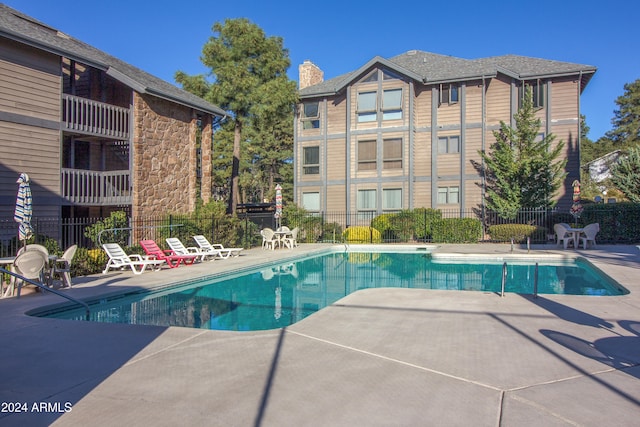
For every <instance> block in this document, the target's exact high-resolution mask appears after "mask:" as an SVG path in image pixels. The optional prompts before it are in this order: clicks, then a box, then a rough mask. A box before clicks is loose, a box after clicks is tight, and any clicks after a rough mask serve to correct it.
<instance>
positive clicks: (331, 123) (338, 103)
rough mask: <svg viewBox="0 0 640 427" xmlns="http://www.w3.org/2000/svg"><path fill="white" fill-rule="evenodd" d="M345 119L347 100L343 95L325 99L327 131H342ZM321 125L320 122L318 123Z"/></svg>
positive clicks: (329, 132)
mask: <svg viewBox="0 0 640 427" xmlns="http://www.w3.org/2000/svg"><path fill="white" fill-rule="evenodd" d="M346 120H347V100H346V98H345V96H344V95H342V96H339V97H336V98H329V99H328V100H327V133H328V134H329V135H331V134H335V133H344V132H345V129H346ZM320 126H321V127H322V122H321V124H320Z"/></svg>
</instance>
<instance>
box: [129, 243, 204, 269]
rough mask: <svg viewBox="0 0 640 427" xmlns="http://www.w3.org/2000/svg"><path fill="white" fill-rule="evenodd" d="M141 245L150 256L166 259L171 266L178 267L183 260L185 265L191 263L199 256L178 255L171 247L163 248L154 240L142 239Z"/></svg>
mask: <svg viewBox="0 0 640 427" xmlns="http://www.w3.org/2000/svg"><path fill="white" fill-rule="evenodd" d="M140 246H142V249H144V251H145V252H146V254H147V255H148V256H150V257H155V258H156V259H159V260H164V261H166V262H167V265H168V266H169V267H171V268H176V267H178V266H179V265H180V263H182V262H183V263H184V264H185V265H191V264H193V263H194V262H195V260H196V258H198V257H197V256H196V255H178V254H176V253H175V252H174V251H173V250H171V249H165V250H162V249H160V247H159V246H158V244H157V243H156V242H155V241H153V240H140Z"/></svg>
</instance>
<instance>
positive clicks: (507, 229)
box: [489, 224, 546, 243]
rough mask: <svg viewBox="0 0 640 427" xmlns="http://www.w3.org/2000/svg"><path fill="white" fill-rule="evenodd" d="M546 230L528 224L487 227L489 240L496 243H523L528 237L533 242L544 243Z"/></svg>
mask: <svg viewBox="0 0 640 427" xmlns="http://www.w3.org/2000/svg"><path fill="white" fill-rule="evenodd" d="M545 234H546V229H545V228H542V227H536V226H535V225H529V224H496V225H492V226H490V227H489V236H490V237H491V240H494V241H497V242H510V241H511V239H513V240H514V242H520V243H524V242H526V241H527V237H529V238H530V239H531V240H533V241H545V240H546V238H545Z"/></svg>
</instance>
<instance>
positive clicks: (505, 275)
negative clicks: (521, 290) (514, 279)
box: [500, 262, 507, 298]
mask: <svg viewBox="0 0 640 427" xmlns="http://www.w3.org/2000/svg"><path fill="white" fill-rule="evenodd" d="M506 281H507V263H506V262H505V263H504V264H502V289H501V291H500V296H501V297H502V298H504V285H505V283H506Z"/></svg>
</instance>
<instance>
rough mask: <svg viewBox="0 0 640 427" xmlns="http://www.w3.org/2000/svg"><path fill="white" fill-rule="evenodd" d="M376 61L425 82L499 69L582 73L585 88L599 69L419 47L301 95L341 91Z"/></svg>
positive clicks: (525, 73) (526, 75)
mask: <svg viewBox="0 0 640 427" xmlns="http://www.w3.org/2000/svg"><path fill="white" fill-rule="evenodd" d="M376 63H381V64H383V65H385V66H387V67H389V68H391V69H393V70H394V71H397V72H399V73H401V74H404V75H405V76H408V77H410V78H412V79H414V80H417V81H419V82H420V83H424V84H430V83H444V82H452V81H465V80H473V79H479V78H482V77H485V78H491V77H495V76H496V75H497V74H498V73H502V74H506V75H509V76H511V77H513V78H516V79H521V80H524V79H531V78H535V77H537V78H545V77H553V76H561V75H573V74H575V75H579V74H582V75H583V82H582V88H584V86H585V85H586V84H587V82H588V81H589V79H590V78H591V76H592V75H593V73H595V71H596V67H594V66H591V65H582V64H574V63H570V62H560V61H553V60H548V59H540V58H531V57H526V56H518V55H504V56H494V57H489V58H481V59H463V58H456V57H453V56H446V55H439V54H435V53H430V52H423V51H419V50H410V51H408V52H405V53H403V54H401V55H398V56H394V57H393V58H390V59H388V60H387V59H383V58H379V57H376V58H374V59H373V60H371V61H369V62H368V63H367V64H365V65H364V66H362V67H360V68H359V69H357V70H355V71H352V72H350V73H346V74H343V75H341V76H339V77H335V78H333V79H329V80H326V81H324V82H322V83H319V84H317V85H313V86H309V87H306V88H304V89H302V90H300V96H301V97H313V96H323V95H331V94H335V93H338V92H339V91H341V90H342V89H343V88H344V87H346V86H347V85H348V84H349V83H350V82H352V81H353V80H354V79H355V78H356V77H358V76H359V75H361V74H362V73H363V72H365V71H367V70H368V69H370V68H371V67H372V66H373V65H374V64H376Z"/></svg>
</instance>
